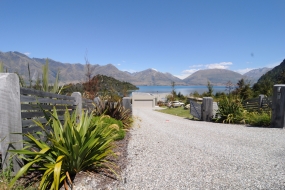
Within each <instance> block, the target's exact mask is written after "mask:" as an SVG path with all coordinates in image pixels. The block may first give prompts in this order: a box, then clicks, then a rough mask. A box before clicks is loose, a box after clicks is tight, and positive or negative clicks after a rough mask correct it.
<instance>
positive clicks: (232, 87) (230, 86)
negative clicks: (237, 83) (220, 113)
mask: <svg viewBox="0 0 285 190" xmlns="http://www.w3.org/2000/svg"><path fill="white" fill-rule="evenodd" d="M233 89H234V85H233V83H232V82H231V81H228V82H227V83H226V91H227V92H228V94H229V95H230V94H231V91H232V90H233Z"/></svg>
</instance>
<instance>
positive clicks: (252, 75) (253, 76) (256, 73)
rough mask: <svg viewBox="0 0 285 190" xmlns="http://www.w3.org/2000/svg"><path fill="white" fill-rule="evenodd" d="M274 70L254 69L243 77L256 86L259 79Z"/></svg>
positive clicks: (265, 68)
mask: <svg viewBox="0 0 285 190" xmlns="http://www.w3.org/2000/svg"><path fill="white" fill-rule="evenodd" d="M271 69H272V68H267V67H264V68H260V69H253V70H251V71H249V72H247V73H245V74H243V76H245V78H246V79H247V80H249V81H250V83H251V84H254V83H256V82H257V81H258V79H259V78H260V77H261V76H262V75H264V74H265V73H267V72H268V71H270V70H271Z"/></svg>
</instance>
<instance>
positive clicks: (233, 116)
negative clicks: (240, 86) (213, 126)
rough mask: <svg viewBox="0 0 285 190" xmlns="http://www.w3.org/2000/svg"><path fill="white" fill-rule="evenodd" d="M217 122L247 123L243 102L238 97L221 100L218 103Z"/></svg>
mask: <svg viewBox="0 0 285 190" xmlns="http://www.w3.org/2000/svg"><path fill="white" fill-rule="evenodd" d="M218 106H219V108H218V110H217V115H218V118H217V120H216V121H217V122H223V123H245V119H244V115H245V112H244V109H243V107H242V104H241V100H240V99H239V98H237V97H229V98H228V97H226V96H224V97H223V98H221V99H220V101H219V102H218Z"/></svg>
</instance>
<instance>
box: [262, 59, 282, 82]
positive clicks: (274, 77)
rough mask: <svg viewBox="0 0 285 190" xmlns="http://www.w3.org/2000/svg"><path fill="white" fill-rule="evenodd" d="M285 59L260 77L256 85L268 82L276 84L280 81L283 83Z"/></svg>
mask: <svg viewBox="0 0 285 190" xmlns="http://www.w3.org/2000/svg"><path fill="white" fill-rule="evenodd" d="M284 74H285V59H284V60H283V61H282V62H281V63H280V65H278V66H276V67H274V68H273V69H271V70H270V71H268V72H267V73H265V74H264V75H262V76H261V77H260V79H259V80H258V81H257V83H261V82H262V81H265V80H269V81H271V82H273V84H277V83H279V82H280V80H281V81H282V82H283V81H285V79H283V78H284V77H285V76H284Z"/></svg>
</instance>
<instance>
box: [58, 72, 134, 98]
mask: <svg viewBox="0 0 285 190" xmlns="http://www.w3.org/2000/svg"><path fill="white" fill-rule="evenodd" d="M94 81H96V82H94ZM91 83H96V84H97V85H96V88H92V89H96V91H97V93H99V94H101V95H104V94H105V95H106V94H108V93H110V92H111V93H118V95H125V94H126V93H127V91H129V90H138V88H137V87H136V86H134V85H133V84H131V83H129V82H122V81H119V80H117V79H114V78H113V77H108V76H105V75H96V76H94V77H93V78H92V81H91ZM68 86H69V87H68V88H64V89H63V90H62V94H71V93H72V92H74V91H76V92H81V93H83V92H84V90H83V89H84V87H83V86H88V82H84V83H76V84H70V85H68Z"/></svg>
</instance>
